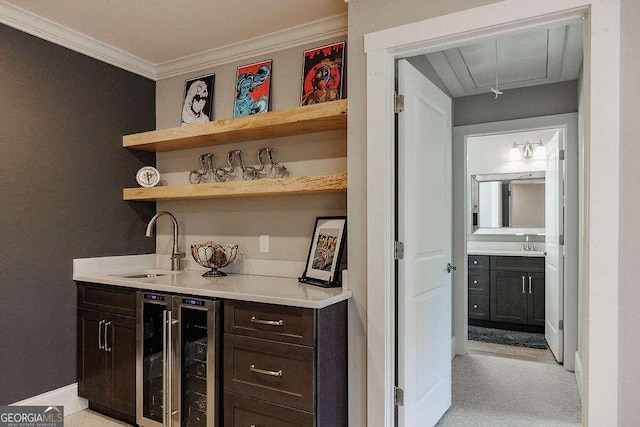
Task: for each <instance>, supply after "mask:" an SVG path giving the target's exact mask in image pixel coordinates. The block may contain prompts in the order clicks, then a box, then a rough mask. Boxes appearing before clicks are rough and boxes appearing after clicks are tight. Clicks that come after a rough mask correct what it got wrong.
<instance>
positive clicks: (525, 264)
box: [491, 256, 544, 272]
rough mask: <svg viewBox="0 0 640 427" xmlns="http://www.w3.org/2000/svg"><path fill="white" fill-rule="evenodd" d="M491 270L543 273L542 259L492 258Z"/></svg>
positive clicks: (521, 257)
mask: <svg viewBox="0 0 640 427" xmlns="http://www.w3.org/2000/svg"><path fill="white" fill-rule="evenodd" d="M491 269H492V270H511V271H527V272H528V271H540V272H543V271H544V257H526V256H494V257H491Z"/></svg>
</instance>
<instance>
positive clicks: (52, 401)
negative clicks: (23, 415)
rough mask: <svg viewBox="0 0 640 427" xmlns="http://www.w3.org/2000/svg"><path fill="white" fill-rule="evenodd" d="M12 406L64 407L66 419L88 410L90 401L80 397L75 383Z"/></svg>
mask: <svg viewBox="0 0 640 427" xmlns="http://www.w3.org/2000/svg"><path fill="white" fill-rule="evenodd" d="M10 406H64V415H65V417H66V416H69V415H71V414H74V413H76V412H78V411H82V410H84V409H87V408H88V407H89V401H88V400H87V399H84V398H82V397H80V396H78V383H73V384H69V385H67V386H64V387H60V388H58V389H55V390H51V391H48V392H46V393H42V394H39V395H37V396H33V397H30V398H28V399H25V400H21V401H19V402H16V403H12V404H11V405H10Z"/></svg>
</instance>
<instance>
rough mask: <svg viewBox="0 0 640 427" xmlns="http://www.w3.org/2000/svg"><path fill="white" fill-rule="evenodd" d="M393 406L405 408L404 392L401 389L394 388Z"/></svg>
mask: <svg viewBox="0 0 640 427" xmlns="http://www.w3.org/2000/svg"><path fill="white" fill-rule="evenodd" d="M393 404H394V405H395V406H404V390H402V389H401V388H400V387H394V388H393Z"/></svg>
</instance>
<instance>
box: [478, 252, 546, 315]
mask: <svg viewBox="0 0 640 427" xmlns="http://www.w3.org/2000/svg"><path fill="white" fill-rule="evenodd" d="M491 320H492V321H494V322H506V323H519V324H524V325H534V326H544V258H533V257H529V258H528V257H498V256H492V257H491Z"/></svg>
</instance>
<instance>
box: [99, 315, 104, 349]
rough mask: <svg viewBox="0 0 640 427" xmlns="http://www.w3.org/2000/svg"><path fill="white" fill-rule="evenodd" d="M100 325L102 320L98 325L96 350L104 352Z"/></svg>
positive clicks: (102, 323)
mask: <svg viewBox="0 0 640 427" xmlns="http://www.w3.org/2000/svg"><path fill="white" fill-rule="evenodd" d="M102 325H104V320H101V321H100V322H99V323H98V349H100V350H104V345H103V344H102Z"/></svg>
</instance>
